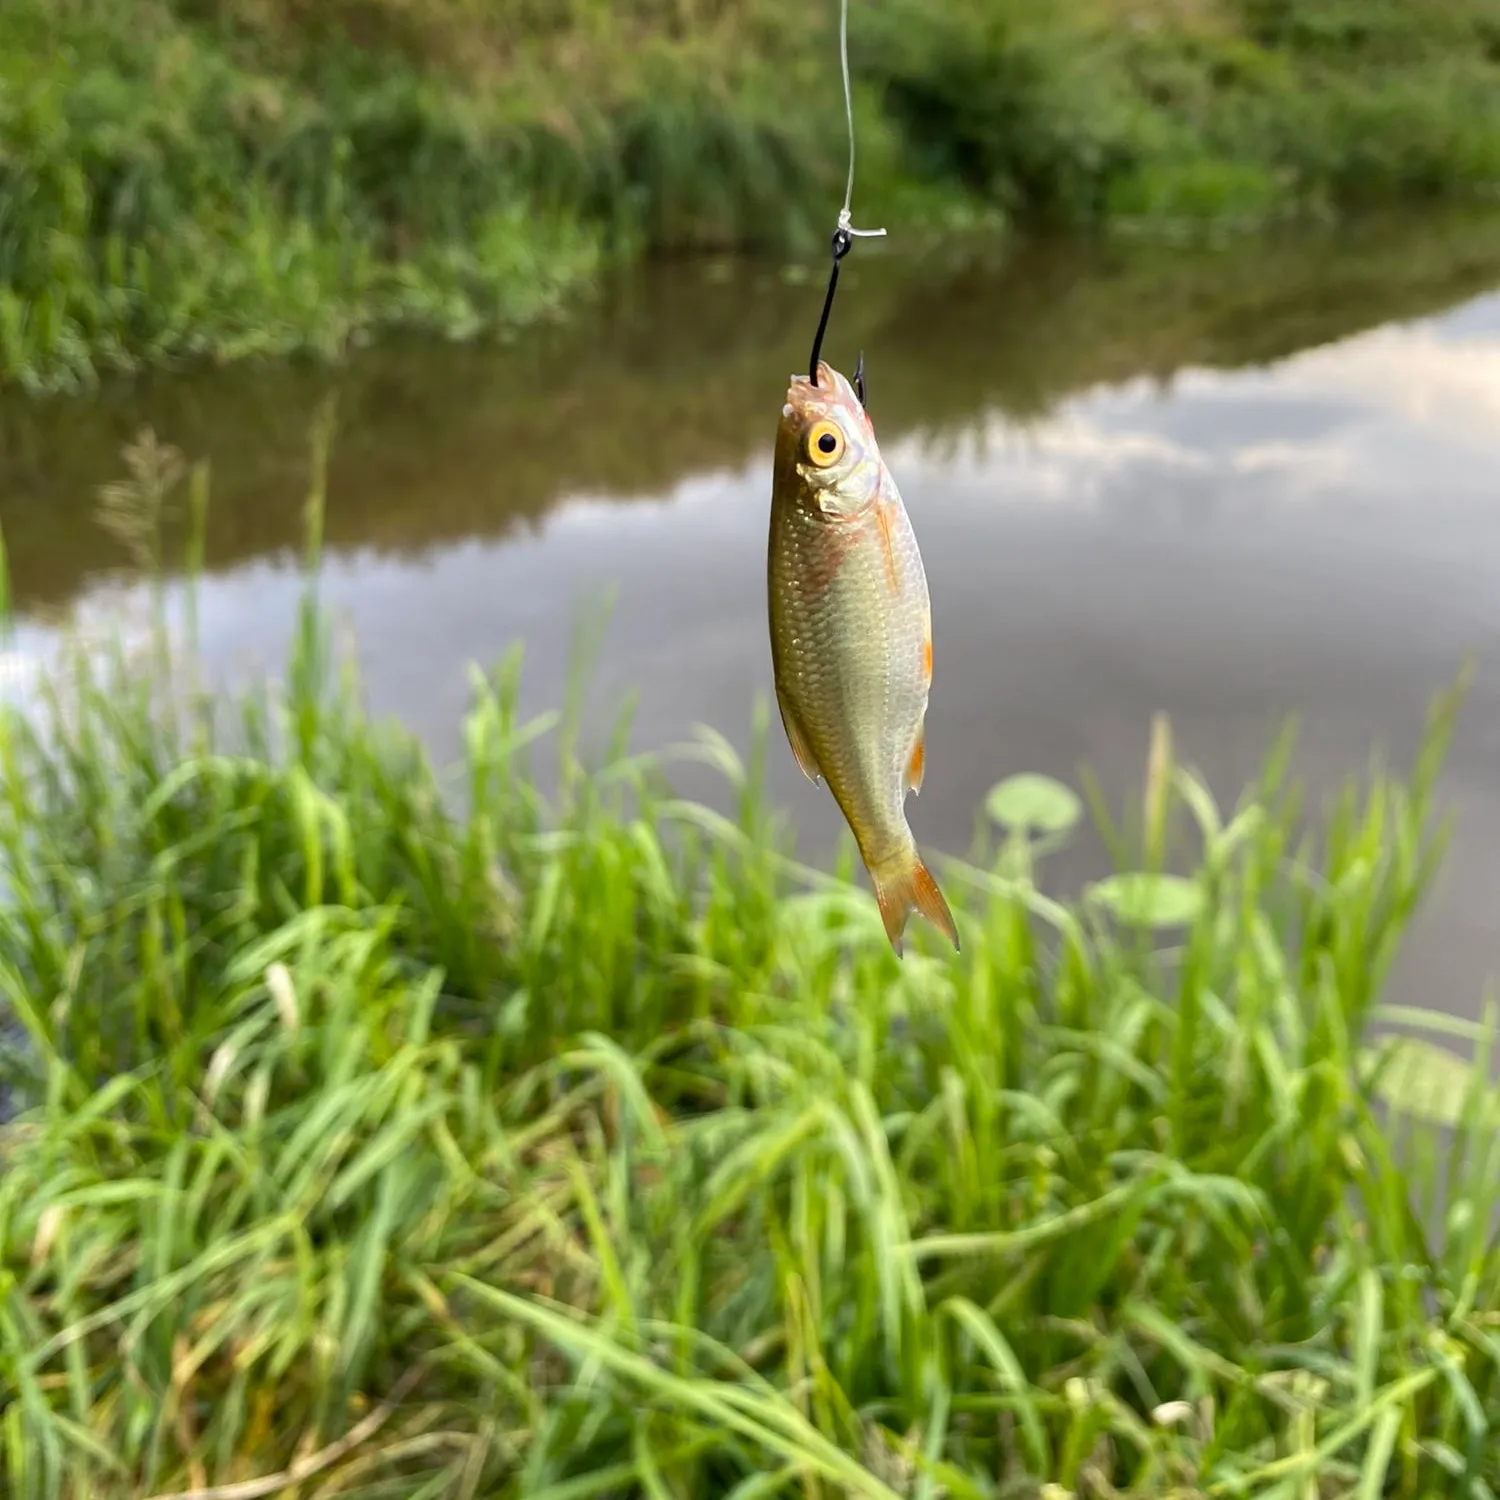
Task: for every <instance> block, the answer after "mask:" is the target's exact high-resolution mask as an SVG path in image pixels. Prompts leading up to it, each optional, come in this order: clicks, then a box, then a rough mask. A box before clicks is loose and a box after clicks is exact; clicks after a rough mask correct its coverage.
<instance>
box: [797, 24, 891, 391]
mask: <svg viewBox="0 0 1500 1500" xmlns="http://www.w3.org/2000/svg"><path fill="white" fill-rule="evenodd" d="M839 64H840V67H841V70H842V72H843V75H844V123H845V125H846V126H847V127H848V130H849V175H848V177H847V179H846V180H845V183H844V206H843V208H841V209H840V210H839V222H838V227H837V228H836V229H835V230H834V231H833V242H832V248H833V269H832V270H831V271H830V272H829V273H828V292H827V295H826V296H824V298H823V315H822V317H820V318H819V319H818V331H817V333H815V334H814V335H813V346H812V358H811V359H809V360H808V376H809V379H810V380H811V381H812V383H813V384H814V385H817V383H818V357H819V355H820V354H821V353H822V352H823V335H824V334H825V333H826V332H827V331H828V315H829V313H831V312H832V311H833V294H834V293H835V292H836V291H837V290H838V285H839V262H840V261H841V260H843V258H844V257H845V256H846V255H847V254H848V253H849V247H850V246H851V245H853V243H854V241H855V239H856V238H859V239H877V238H879V237H880V236H881V235H883V234H884V233H885V230H883V229H856V228H854V226H853V224H852V222H851V216H852V212H853V210H852V204H853V201H854V92H853V90H852V89H851V87H850V85H849V0H839ZM859 399H860V404H861V405H863V404H864V399H865V398H864V356H863V355H861V356H860V380H859Z"/></svg>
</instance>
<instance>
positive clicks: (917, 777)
mask: <svg viewBox="0 0 1500 1500" xmlns="http://www.w3.org/2000/svg"><path fill="white" fill-rule="evenodd" d="M926 771H927V726H926V725H925V724H918V725H917V738H916V742H915V743H914V744H913V745H912V747H911V756H910V758H909V759H908V760H907V762H906V789H907V791H909V792H917V793H919V794H920V792H921V790H922V777H923V776H924V775H925V774H926Z"/></svg>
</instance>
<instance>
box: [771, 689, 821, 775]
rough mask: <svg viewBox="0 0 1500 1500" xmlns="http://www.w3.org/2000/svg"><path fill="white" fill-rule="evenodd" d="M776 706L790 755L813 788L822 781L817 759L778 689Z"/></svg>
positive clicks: (789, 706)
mask: <svg viewBox="0 0 1500 1500" xmlns="http://www.w3.org/2000/svg"><path fill="white" fill-rule="evenodd" d="M776 705H777V707H778V708H780V710H781V727H782V728H783V729H784V730H786V741H787V744H789V745H790V746H791V747H792V754H793V755H794V756H795V757H796V758H797V764H798V765H799V766H801V767H802V774H803V775H804V776H805V777H807V779H808V780H809V781H810V782H812V784H813V785H814V786H817V785H819V784H820V783H821V782H822V780H823V772H822V769H821V768H820V767H819V765H818V758H817V756H815V755H814V754H813V753H812V746H811V745H809V744H808V742H807V736H806V735H805V734H803V732H802V726H801V725H800V724H799V723H798V722H797V715H796V714H794V713H793V712H792V708H791V705H790V704H789V703H788V702H787V701H786V696H785V694H784V693H783V692H782V691H781V689H780V688H777V689H776Z"/></svg>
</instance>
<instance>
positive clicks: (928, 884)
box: [870, 847, 958, 957]
mask: <svg viewBox="0 0 1500 1500" xmlns="http://www.w3.org/2000/svg"><path fill="white" fill-rule="evenodd" d="M870 880H871V883H872V884H873V885H874V887H875V900H876V902H877V903H878V904H879V906H880V919H881V921H882V922H884V924H885V935H886V936H887V937H888V938H889V939H890V940H891V947H892V948H894V949H895V950H896V954H897V957H900V955H901V951H902V943H901V937H902V933H903V932H904V931H905V929H906V921H907V918H908V917H909V916H910V915H911V913H912V912H913V911H914V910H915V911H919V912H921V914H922V915H923V916H924V917H926V918H927V920H928V921H929V922H931V923H932V925H933V926H934V927H936V928H937V930H938V931H939V932H941V933H942V934H943V936H944V937H946V938H947V939H948V941H949V942H950V943H952V944H953V949H954V951H955V952H957V951H958V925H957V923H955V922H954V920H953V913H952V912H951V911H950V910H949V908H948V902H947V900H946V899H945V898H944V896H943V893H942V891H941V889H939V887H938V883H937V881H936V880H935V879H934V878H933V874H932V871H931V870H929V869H928V868H927V866H926V864H925V863H924V862H923V860H922V856H921V855H920V854H919V853H918V852H917V850H916V848H915V847H913V848H911V849H910V850H908V851H907V852H906V853H905V854H901V855H898V856H897V857H896V858H895V859H893V860H887V861H885V862H884V863H883V864H879V865H875V866H873V867H871V869H870Z"/></svg>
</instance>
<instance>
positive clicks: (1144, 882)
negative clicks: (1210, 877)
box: [1092, 871, 1203, 927]
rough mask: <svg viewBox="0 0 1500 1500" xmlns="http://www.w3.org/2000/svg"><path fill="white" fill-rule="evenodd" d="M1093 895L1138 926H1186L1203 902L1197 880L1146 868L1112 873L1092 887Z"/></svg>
mask: <svg viewBox="0 0 1500 1500" xmlns="http://www.w3.org/2000/svg"><path fill="white" fill-rule="evenodd" d="M1092 895H1093V897H1094V900H1096V901H1097V902H1099V904H1100V905H1101V906H1104V907H1107V908H1108V909H1109V910H1110V911H1111V912H1113V913H1114V915H1115V916H1116V917H1118V918H1119V919H1120V921H1122V922H1129V923H1132V924H1133V925H1135V926H1138V927H1180V926H1183V925H1185V924H1186V923H1188V922H1191V921H1192V920H1193V919H1194V918H1195V917H1196V916H1197V915H1198V909H1199V907H1201V906H1202V904H1203V893H1202V891H1201V890H1200V889H1199V888H1198V886H1197V884H1196V883H1195V882H1194V881H1191V880H1184V879H1183V878H1182V876H1180V875H1150V874H1147V873H1145V872H1144V871H1137V872H1136V873H1134V874H1129V875H1111V876H1110V877H1109V879H1108V880H1101V881H1100V882H1099V884H1098V885H1096V886H1094V887H1093V888H1092Z"/></svg>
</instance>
